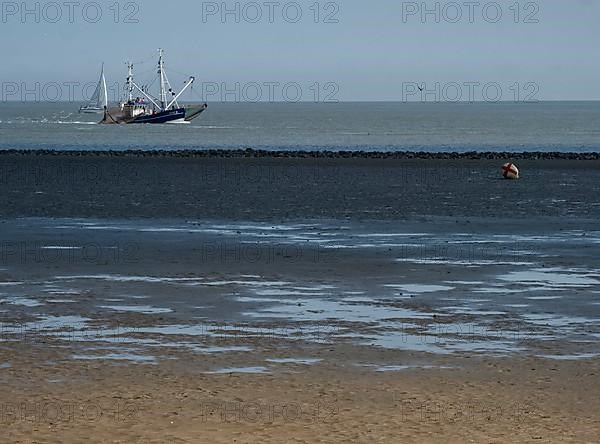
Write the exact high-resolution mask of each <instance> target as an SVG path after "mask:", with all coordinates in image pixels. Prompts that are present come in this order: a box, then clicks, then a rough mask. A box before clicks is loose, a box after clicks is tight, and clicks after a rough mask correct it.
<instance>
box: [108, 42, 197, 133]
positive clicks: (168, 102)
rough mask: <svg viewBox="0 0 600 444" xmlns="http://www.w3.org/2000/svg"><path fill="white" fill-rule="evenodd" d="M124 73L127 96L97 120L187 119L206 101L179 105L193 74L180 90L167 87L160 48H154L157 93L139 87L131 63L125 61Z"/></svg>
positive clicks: (120, 121) (177, 121)
mask: <svg viewBox="0 0 600 444" xmlns="http://www.w3.org/2000/svg"><path fill="white" fill-rule="evenodd" d="M127 68H128V73H127V81H126V91H127V99H126V100H125V101H124V102H122V103H120V104H119V106H118V107H117V108H114V109H108V108H106V110H105V112H104V119H103V120H102V122H100V123H109V124H110V123H125V124H140V123H188V122H190V121H191V120H193V119H195V118H196V117H198V116H199V115H200V114H201V113H202V112H204V110H206V108H208V105H207V104H206V103H204V104H202V105H190V106H187V107H184V106H181V105H179V103H178V99H179V98H180V97H181V95H182V94H183V93H184V92H185V91H186V90H188V89H189V88H191V86H192V84H193V83H194V81H195V78H194V77H193V76H190V78H189V79H188V80H187V81H185V82H184V87H183V88H182V89H181V91H179V92H176V91H175V90H173V88H172V87H171V84H170V83H169V79H168V78H167V74H166V72H165V63H164V56H163V50H162V49H159V50H158V77H159V84H160V90H159V95H158V97H154V96H152V95H151V94H150V93H149V92H148V90H147V88H146V87H140V86H139V85H138V84H137V83H136V82H135V80H134V78H133V71H134V66H133V63H127Z"/></svg>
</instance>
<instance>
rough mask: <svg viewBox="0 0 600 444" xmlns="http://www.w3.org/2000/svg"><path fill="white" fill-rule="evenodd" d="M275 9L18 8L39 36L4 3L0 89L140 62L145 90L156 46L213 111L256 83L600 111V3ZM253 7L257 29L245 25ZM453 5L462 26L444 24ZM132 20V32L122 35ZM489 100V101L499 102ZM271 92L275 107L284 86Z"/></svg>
mask: <svg viewBox="0 0 600 444" xmlns="http://www.w3.org/2000/svg"><path fill="white" fill-rule="evenodd" d="M274 3H276V4H273V6H271V7H270V6H268V4H265V2H262V1H258V2H256V3H252V2H246V1H241V2H235V1H226V2H199V1H183V0H170V1H156V0H144V1H143V2H142V1H139V2H138V3H137V6H136V5H135V4H131V3H128V2H127V1H121V2H120V3H115V2H114V1H99V2H98V3H97V5H100V9H101V11H102V17H101V18H100V19H99V21H98V22H97V23H92V21H94V19H95V16H96V13H97V7H94V5H93V4H91V2H86V1H81V2H73V5H72V6H68V5H65V4H64V3H63V2H62V1H58V2H56V3H52V2H45V1H42V2H33V1H30V2H28V1H25V2H24V4H25V5H27V7H28V8H30V9H31V10H35V8H36V5H39V8H40V9H39V19H40V23H36V19H37V18H38V17H36V15H37V13H29V14H28V15H26V16H25V17H23V16H22V13H23V11H22V10H21V9H22V2H21V1H19V2H15V3H12V2H2V8H3V10H2V19H1V21H0V47H1V49H2V59H3V60H2V63H1V64H0V81H1V82H3V87H4V88H6V84H7V83H10V82H17V83H18V84H21V82H25V84H26V85H27V87H28V88H35V87H34V86H32V85H35V83H36V82H40V83H41V84H46V83H47V82H57V83H59V84H63V83H64V82H79V83H86V82H89V81H92V80H94V79H96V78H97V76H98V74H99V67H100V64H101V62H105V63H106V72H107V77H108V81H109V83H110V84H114V83H116V82H122V81H123V80H124V78H125V75H126V68H125V65H124V61H125V60H128V59H132V60H134V61H141V60H149V61H148V62H147V63H143V64H138V65H137V72H138V74H139V76H140V80H141V79H142V78H144V79H145V78H147V77H148V76H149V75H150V73H151V71H153V70H154V62H155V60H154V57H155V54H156V48H158V47H163V48H165V50H166V51H167V52H166V57H167V63H168V67H170V68H171V69H172V70H174V71H173V73H172V74H171V77H172V80H173V81H174V83H176V84H177V85H180V84H182V83H181V82H182V81H183V76H180V75H178V74H176V72H177V73H186V74H193V75H196V76H197V85H196V91H197V92H198V94H200V93H201V91H202V89H203V87H204V89H206V88H209V89H211V90H212V95H211V96H210V97H207V100H209V101H218V100H220V99H221V92H222V91H221V87H222V84H221V83H222V82H224V83H225V85H226V86H227V87H228V88H231V89H234V87H235V84H236V83H237V82H239V83H240V85H242V86H241V87H240V88H243V87H244V86H246V90H245V91H244V95H245V96H248V97H250V98H252V97H255V96H256V94H257V92H256V91H255V89H256V88H255V86H248V85H249V84H250V85H251V82H256V83H257V84H259V85H261V88H262V91H261V92H262V96H263V99H268V94H269V87H268V86H264V84H265V82H278V83H280V84H286V83H289V82H295V83H297V84H298V85H299V86H300V88H301V90H302V91H301V92H302V99H303V100H313V98H314V95H315V91H314V90H315V87H314V84H315V83H318V84H319V87H318V89H319V90H320V94H319V99H321V100H322V99H324V98H326V96H327V95H328V94H329V93H330V94H332V96H333V97H334V98H337V99H339V100H403V99H411V100H415V99H420V96H419V95H417V94H415V93H414V85H415V84H416V83H418V84H424V86H426V88H427V89H428V90H432V91H435V90H436V87H435V84H436V83H439V85H440V87H439V90H438V91H437V92H432V93H431V94H430V96H429V97H428V98H429V99H430V100H433V99H434V98H436V96H438V97H439V98H441V99H447V98H450V100H452V99H454V98H456V97H457V94H458V92H459V91H458V87H460V93H461V94H462V99H463V100H467V99H469V93H471V94H474V95H475V97H474V98H475V99H479V98H481V95H482V88H483V86H484V85H487V84H495V85H497V86H499V87H500V88H501V98H502V99H504V100H512V99H513V98H514V96H515V94H516V91H517V90H518V91H519V94H518V97H519V98H520V99H524V98H526V97H527V95H528V94H532V95H533V97H534V98H536V99H540V100H554V99H557V100H569V99H574V100H589V99H594V100H599V99H600V0H576V1H573V0H543V1H538V2H537V3H532V2H527V1H522V2H519V3H515V0H510V1H499V2H498V3H497V5H500V10H501V12H502V17H501V18H500V19H499V20H498V21H497V22H496V23H494V21H496V15H497V12H498V7H497V6H494V5H493V4H492V5H490V4H489V3H491V2H487V1H481V2H472V3H474V4H473V5H472V6H468V5H466V4H465V2H463V1H458V2H456V3H453V2H445V1H442V2H435V1H428V2H424V3H423V2H420V1H419V2H402V1H398V0H376V1H373V2H367V1H358V0H344V1H339V2H337V3H331V2H327V1H322V2H320V3H316V2H315V1H314V0H310V1H299V2H298V3H297V4H296V5H299V7H300V10H301V11H302V18H301V19H300V20H299V21H298V22H297V23H292V21H294V18H295V16H296V13H297V10H298V7H297V6H294V5H288V3H289V2H286V1H280V2H274ZM236 4H239V11H240V14H239V21H240V22H239V23H237V22H236V16H235V14H229V15H227V16H226V17H225V20H223V17H222V16H221V14H220V12H221V11H220V10H221V9H222V6H223V5H227V7H228V8H229V9H232V10H235V7H236ZM277 4H278V6H277ZM422 4H425V5H426V6H427V7H428V8H429V9H431V10H435V8H436V4H437V5H439V12H440V14H439V15H440V17H439V19H440V21H439V23H438V22H436V14H434V13H432V14H429V15H427V16H426V17H425V20H423V17H422V16H421V13H420V12H421V11H420V10H421V9H422ZM115 5H118V8H115ZM256 5H259V6H260V9H261V12H262V18H261V19H260V20H258V22H257V23H250V22H249V20H254V19H255V17H256V13H257V8H256ZM284 5H287V9H286V10H285V11H286V12H287V15H286V16H284ZM315 5H318V8H315ZM457 5H458V6H460V10H461V11H460V12H462V18H461V19H459V20H458V21H457V22H456V23H451V21H456V17H457V16H456V14H457V12H458V9H457V8H456V6H457ZM486 5H487V6H486ZM516 5H518V8H515V6H516ZM59 8H60V10H59ZM116 9H119V12H120V13H119V15H118V16H116V15H115V11H116ZM317 9H318V10H319V12H320V13H319V15H318V17H316V16H315V10H317ZM84 10H85V14H87V20H86V19H85V17H84ZM516 10H518V11H519V14H518V16H517V15H516ZM484 11H485V12H484ZM58 12H60V13H61V14H62V16H61V17H58V16H57V13H58ZM270 12H273V15H272V17H269V15H270V14H269V13H270ZM403 12H404V15H403ZM70 13H72V14H73V15H72V17H69V15H70ZM203 13H204V14H203ZM471 13H473V14H472V15H471ZM128 14H129V15H130V17H129V18H130V21H131V20H133V21H135V20H137V22H138V23H126V21H127V20H126V18H127V16H128ZM131 14H132V15H131ZM328 17H329V20H327V18H328ZM247 19H249V20H247ZM271 19H272V20H271ZM315 19H317V20H315ZM50 21H57V23H50ZM71 21H72V22H73V23H71ZM115 21H117V22H118V23H115ZM224 21H225V23H224ZM271 21H272V22H273V23H271ZM315 21H318V23H315ZM326 21H333V23H325V22H326ZM335 21H337V23H335ZM530 22H532V23H530ZM536 22H537V23H536ZM215 82H216V83H215ZM328 82H333V83H335V85H337V88H339V90H338V91H336V90H335V89H336V86H333V85H331V84H329V85H327V84H328ZM530 82H531V83H530ZM203 83H204V85H203ZM466 83H467V84H471V85H472V86H468V85H465V84H466ZM476 83H479V85H476ZM515 84H518V88H517V86H516V85H515ZM215 85H218V90H217V91H214V87H215ZM252 88H254V90H253V89H252ZM496 90H497V87H493V88H492V89H491V90H488V91H487V95H488V96H495V95H497V91H496ZM66 91H67V89H65V90H64V91H63V92H62V93H63V95H66ZM271 92H272V93H273V94H274V95H275V99H280V98H281V95H282V92H281V90H280V87H279V86H273V87H272V90H271ZM4 93H6V91H4ZM239 94H241V92H240V93H239ZM288 95H295V91H293V90H292V91H288ZM233 96H234V95H230V96H229V98H233ZM65 98H66V97H65ZM242 99H243V97H242Z"/></svg>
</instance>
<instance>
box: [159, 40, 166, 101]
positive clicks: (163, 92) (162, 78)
mask: <svg viewBox="0 0 600 444" xmlns="http://www.w3.org/2000/svg"><path fill="white" fill-rule="evenodd" d="M158 74H159V75H160V103H161V105H162V111H166V110H167V90H166V88H165V65H164V61H163V50H162V49H159V50H158Z"/></svg>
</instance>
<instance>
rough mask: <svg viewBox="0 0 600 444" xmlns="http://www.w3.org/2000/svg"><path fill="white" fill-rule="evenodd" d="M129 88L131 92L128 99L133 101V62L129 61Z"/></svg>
mask: <svg viewBox="0 0 600 444" xmlns="http://www.w3.org/2000/svg"><path fill="white" fill-rule="evenodd" d="M127 90H128V92H129V96H128V101H129V102H132V101H133V63H131V62H127Z"/></svg>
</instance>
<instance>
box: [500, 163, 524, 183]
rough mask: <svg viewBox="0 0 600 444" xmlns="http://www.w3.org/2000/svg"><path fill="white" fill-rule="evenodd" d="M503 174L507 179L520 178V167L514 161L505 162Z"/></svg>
mask: <svg viewBox="0 0 600 444" xmlns="http://www.w3.org/2000/svg"><path fill="white" fill-rule="evenodd" d="M502 175H503V176H504V178H505V179H511V180H516V179H519V178H520V173H519V168H517V166H516V165H515V164H513V163H507V164H504V166H503V167H502Z"/></svg>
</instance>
